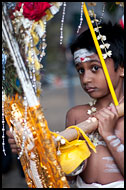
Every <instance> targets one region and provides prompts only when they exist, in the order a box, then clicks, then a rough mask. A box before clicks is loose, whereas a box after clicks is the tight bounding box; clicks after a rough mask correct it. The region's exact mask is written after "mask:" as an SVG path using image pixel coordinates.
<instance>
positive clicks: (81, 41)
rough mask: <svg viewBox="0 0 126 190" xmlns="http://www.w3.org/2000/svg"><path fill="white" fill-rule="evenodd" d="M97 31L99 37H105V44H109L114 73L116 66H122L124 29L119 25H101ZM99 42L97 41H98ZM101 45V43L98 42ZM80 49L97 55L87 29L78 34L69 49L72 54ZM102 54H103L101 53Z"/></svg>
mask: <svg viewBox="0 0 126 190" xmlns="http://www.w3.org/2000/svg"><path fill="white" fill-rule="evenodd" d="M100 26H101V27H102V28H100V29H99V31H100V34H101V35H105V36H106V41H105V43H109V44H110V47H109V50H111V51H112V56H111V58H112V59H113V60H114V64H115V65H114V66H115V71H116V70H117V69H118V66H119V65H120V66H121V67H123V66H124V29H123V28H122V27H121V26H120V25H119V24H115V25H112V24H111V23H110V22H109V23H107V24H106V23H103V24H101V25H100ZM98 42H99V41H98ZM99 44H101V42H99ZM81 48H86V49H87V50H88V51H93V52H94V53H96V54H97V50H96V48H95V44H94V41H93V38H92V36H91V32H90V30H89V29H87V30H86V31H84V32H83V33H81V34H80V36H79V37H78V38H77V39H76V40H75V41H74V42H73V43H72V44H71V46H70V49H71V52H72V54H73V53H74V52H75V51H76V50H77V49H81ZM102 53H104V52H103V51H102Z"/></svg>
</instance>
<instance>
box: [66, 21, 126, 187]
mask: <svg viewBox="0 0 126 190" xmlns="http://www.w3.org/2000/svg"><path fill="white" fill-rule="evenodd" d="M123 32H124V31H123V29H122V28H121V27H120V26H118V25H114V26H112V25H111V24H110V23H109V24H103V25H102V28H101V29H100V34H101V35H105V36H106V37H107V43H109V44H110V49H111V50H112V56H111V58H107V59H106V60H105V62H106V66H107V69H108V72H109V75H110V78H111V81H112V84H113V87H114V90H115V93H116V96H117V99H118V101H119V103H121V102H122V101H123V97H124V95H123V77H124V68H123V63H124V44H123V39H124V38H123V37H124V33H123ZM71 52H72V54H73V55H74V61H75V66H76V70H77V72H78V74H79V78H80V82H81V86H82V88H83V89H84V90H85V91H86V92H87V93H88V94H89V96H90V97H91V98H93V99H95V100H97V101H96V103H95V106H94V105H90V106H89V105H80V106H76V107H74V108H72V109H70V110H69V111H68V113H67V116H66V127H68V126H71V125H77V124H78V123H80V122H82V121H84V120H86V119H88V118H89V115H88V114H90V116H95V117H96V118H97V119H98V120H99V124H98V129H97V132H94V133H93V134H91V135H89V137H91V138H92V139H93V138H95V142H96V143H97V144H96V145H97V146H96V151H97V153H94V152H93V151H91V152H92V154H91V156H90V157H89V158H88V159H87V163H86V165H85V167H84V168H85V169H83V171H82V172H81V173H80V175H78V176H77V179H76V185H77V187H89V188H93V187H94V188H95V187H96V188H98V187H102V185H103V187H123V180H124V178H123V176H124V118H123V117H121V118H118V115H117V112H116V109H115V106H114V105H112V106H110V103H113V100H112V97H111V94H110V91H109V88H108V84H107V81H106V78H105V75H104V71H103V68H102V65H101V63H100V59H99V57H98V55H97V52H96V49H95V45H94V42H93V39H92V37H91V34H90V31H89V29H88V30H87V31H85V32H84V33H82V34H81V35H80V36H79V37H78V38H77V39H76V40H75V42H74V43H73V44H72V45H71ZM92 104H93V103H92ZM90 107H92V108H93V111H91V110H92V109H91V108H90ZM72 178H75V176H74V177H69V176H68V180H71V179H72ZM112 182H116V183H112ZM110 183H111V184H110ZM118 185H119V186H118Z"/></svg>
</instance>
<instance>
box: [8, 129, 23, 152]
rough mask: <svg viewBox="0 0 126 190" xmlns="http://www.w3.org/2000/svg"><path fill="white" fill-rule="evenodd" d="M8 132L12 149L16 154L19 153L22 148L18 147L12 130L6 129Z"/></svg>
mask: <svg viewBox="0 0 126 190" xmlns="http://www.w3.org/2000/svg"><path fill="white" fill-rule="evenodd" d="M6 134H7V136H8V143H9V144H10V147H11V151H12V152H13V153H15V154H17V153H19V152H20V151H21V149H20V148H19V147H17V145H16V142H15V140H14V136H13V134H12V133H11V132H10V130H8V131H6Z"/></svg>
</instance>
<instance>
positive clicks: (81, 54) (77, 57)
mask: <svg viewBox="0 0 126 190" xmlns="http://www.w3.org/2000/svg"><path fill="white" fill-rule="evenodd" d="M94 58H97V59H98V60H99V57H98V55H97V54H96V53H94V52H93V51H89V50H87V49H85V48H84V49H78V50H77V51H75V52H74V62H75V65H76V64H78V63H81V62H87V61H91V60H92V59H94Z"/></svg>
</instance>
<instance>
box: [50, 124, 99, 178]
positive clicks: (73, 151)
mask: <svg viewBox="0 0 126 190" xmlns="http://www.w3.org/2000/svg"><path fill="white" fill-rule="evenodd" d="M69 128H75V129H76V130H77V132H78V137H77V139H76V140H73V141H71V142H69V141H68V140H67V139H65V138H64V137H63V136H61V135H59V134H56V133H53V135H54V136H55V137H56V136H61V138H63V139H65V141H66V143H65V145H62V146H58V150H60V152H61V154H60V155H58V159H59V162H60V165H61V167H62V169H63V171H64V172H65V173H66V174H70V173H71V172H73V171H74V170H75V169H76V168H77V167H78V166H79V165H80V164H81V163H82V162H83V161H84V160H86V159H87V158H88V157H89V156H90V154H91V152H90V150H89V148H88V146H87V144H86V141H87V143H88V145H89V146H90V148H92V149H93V150H94V151H95V152H96V149H95V146H94V145H93V144H92V142H91V141H90V139H89V138H88V137H87V135H86V134H85V133H84V132H83V130H81V129H80V128H79V127H77V126H70V127H68V128H67V129H69ZM79 132H80V133H81V134H82V135H83V137H84V138H85V140H86V141H85V140H79ZM58 145H59V144H58Z"/></svg>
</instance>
